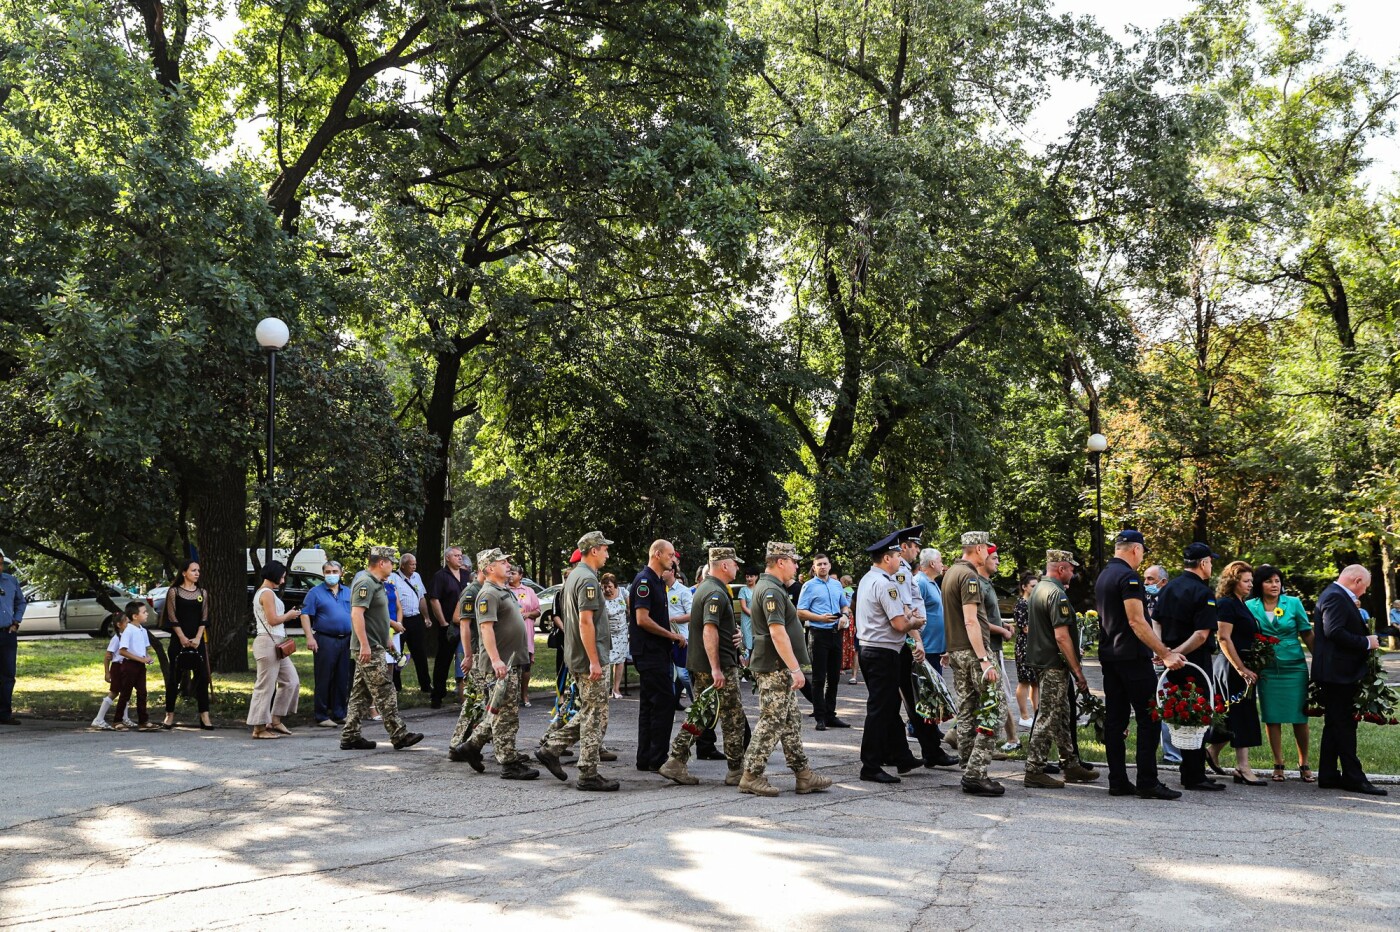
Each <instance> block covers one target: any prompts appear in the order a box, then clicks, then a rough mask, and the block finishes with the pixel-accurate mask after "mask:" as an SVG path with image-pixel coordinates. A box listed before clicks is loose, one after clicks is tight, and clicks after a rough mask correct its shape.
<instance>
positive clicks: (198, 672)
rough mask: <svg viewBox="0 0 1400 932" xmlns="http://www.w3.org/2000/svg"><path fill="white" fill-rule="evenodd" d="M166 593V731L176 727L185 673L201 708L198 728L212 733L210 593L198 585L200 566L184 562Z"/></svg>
mask: <svg viewBox="0 0 1400 932" xmlns="http://www.w3.org/2000/svg"><path fill="white" fill-rule="evenodd" d="M175 580H176V581H175V585H173V586H171V587H170V588H169V589H167V590H166V593H165V609H164V611H163V612H162V613H161V614H162V620H161V627H162V628H164V629H165V630H167V631H169V632H170V678H169V682H167V683H166V687H165V722H164V723H163V724H162V725H161V726H160V727H161V728H164V729H165V730H166V731H169V730H170V729H172V728H174V727H175V703H176V701H177V700H178V699H179V697H180V686H181V683H182V681H183V680H184V679H185V675H186V673H188V674H189V676H190V678H191V683H192V685H193V693H194V699H195V702H196V704H197V705H198V708H199V727H200V728H202V729H204V730H205V731H213V730H214V724H213V723H212V722H210V721H209V654H208V651H207V649H206V647H205V636H206V634H207V633H208V628H209V593H207V592H205V591H204V590H203V589H202V588H200V585H199V563H198V562H196V561H194V560H185V561H184V563H182V564H181V565H180V571H179V572H178V573H177V574H176V575H175Z"/></svg>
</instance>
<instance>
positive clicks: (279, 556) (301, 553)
mask: <svg viewBox="0 0 1400 932" xmlns="http://www.w3.org/2000/svg"><path fill="white" fill-rule="evenodd" d="M264 553H266V551H265V550H261V549H259V550H250V551H248V572H250V573H251V572H253V555H254V554H257V556H258V565H259V566H261V565H263V564H265V563H266V562H267V561H266V560H265V559H263V554H264ZM290 553H291V551H290V550H282V549H280V548H277V547H274V548H273V549H272V559H274V560H277V561H278V562H280V563H281V564H282V565H283V566H285V567H287V569H288V570H291V571H293V572H300V573H315V574H316V575H317V576H320V575H321V568H322V567H323V566H325V565H326V560H327V557H326V552H325V551H324V550H321V549H320V548H319V547H318V548H312V549H310V550H298V551H297V558H296V559H295V560H293V561H292V562H291V564H290V565H289V564H288V563H287V555H288V554H290Z"/></svg>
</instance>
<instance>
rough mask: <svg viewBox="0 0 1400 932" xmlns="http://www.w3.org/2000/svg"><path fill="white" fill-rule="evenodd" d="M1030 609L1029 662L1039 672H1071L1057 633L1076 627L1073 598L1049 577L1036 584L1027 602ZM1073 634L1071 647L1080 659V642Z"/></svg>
mask: <svg viewBox="0 0 1400 932" xmlns="http://www.w3.org/2000/svg"><path fill="white" fill-rule="evenodd" d="M1026 608H1027V610H1028V612H1027V617H1028V621H1027V623H1026V628H1027V632H1026V662H1027V663H1028V664H1030V665H1031V666H1032V667H1034V668H1035V669H1037V670H1065V669H1068V664H1066V663H1065V658H1064V655H1063V654H1061V653H1060V645H1059V643H1058V642H1056V640H1055V629H1056V628H1061V627H1064V626H1066V625H1072V624H1074V622H1075V618H1074V607H1073V606H1071V605H1070V604H1069V596H1068V595H1066V594H1065V589H1064V587H1063V586H1061V585H1060V581H1059V580H1058V579H1052V578H1051V577H1049V576H1047V577H1045V578H1044V579H1042V580H1041V581H1040V582H1038V583H1036V584H1035V588H1034V589H1032V590H1031V595H1030V598H1029V599H1027V600H1026ZM1070 634H1071V637H1070V643H1071V644H1072V645H1073V646H1074V649H1075V651H1076V655H1077V652H1078V650H1079V638H1078V637H1076V636H1074V632H1070Z"/></svg>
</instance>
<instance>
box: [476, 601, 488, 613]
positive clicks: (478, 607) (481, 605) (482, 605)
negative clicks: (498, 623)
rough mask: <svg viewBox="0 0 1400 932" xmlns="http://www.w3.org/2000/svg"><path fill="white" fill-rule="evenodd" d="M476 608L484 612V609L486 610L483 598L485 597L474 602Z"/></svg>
mask: <svg viewBox="0 0 1400 932" xmlns="http://www.w3.org/2000/svg"><path fill="white" fill-rule="evenodd" d="M476 610H477V611H478V612H485V611H486V600H485V599H481V600H480V601H478V602H477V603H476Z"/></svg>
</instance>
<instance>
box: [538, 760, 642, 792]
mask: <svg viewBox="0 0 1400 932" xmlns="http://www.w3.org/2000/svg"><path fill="white" fill-rule="evenodd" d="M535 756H536V757H538V756H539V755H535ZM621 785H622V784H621V783H618V782H617V781H616V780H609V779H607V778H606V777H602V776H599V775H598V774H596V773H591V774H588V775H587V776H582V777H579V778H578V783H576V784H574V789H578V790H585V791H591V792H594V793H611V792H613V791H615V790H616V789H617V788H618V787H619V786H621Z"/></svg>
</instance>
